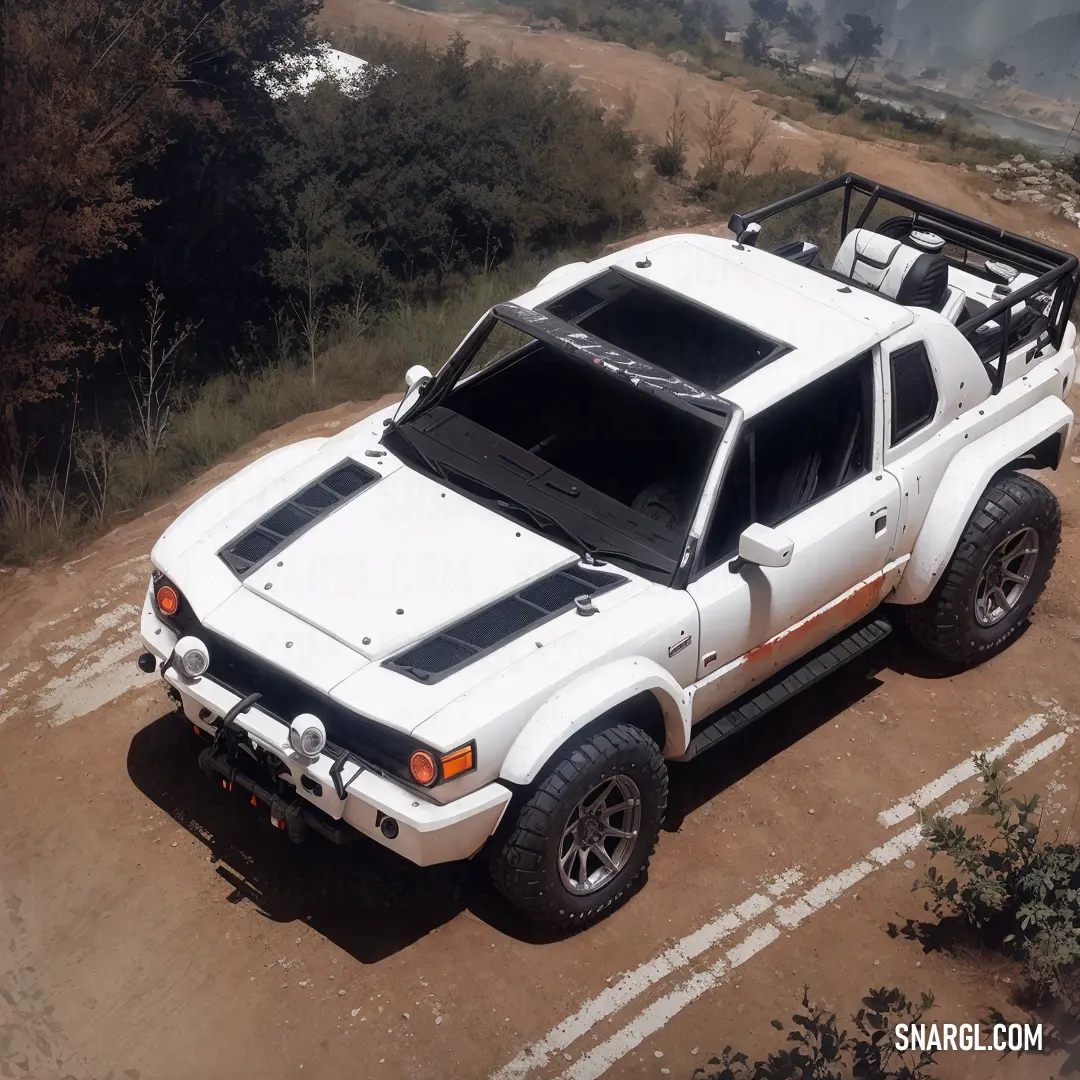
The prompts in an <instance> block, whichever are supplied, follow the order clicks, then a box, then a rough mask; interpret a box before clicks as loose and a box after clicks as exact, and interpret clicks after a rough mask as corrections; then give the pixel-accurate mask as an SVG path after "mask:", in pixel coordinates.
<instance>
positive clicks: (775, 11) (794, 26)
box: [743, 0, 820, 64]
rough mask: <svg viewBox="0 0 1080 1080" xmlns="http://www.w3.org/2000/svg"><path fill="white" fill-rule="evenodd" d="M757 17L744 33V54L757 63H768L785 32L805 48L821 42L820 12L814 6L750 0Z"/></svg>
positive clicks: (782, 0) (783, 1) (777, 0)
mask: <svg viewBox="0 0 1080 1080" xmlns="http://www.w3.org/2000/svg"><path fill="white" fill-rule="evenodd" d="M750 10H751V11H752V12H753V15H754V18H753V20H752V21H751V22H750V24H749V26H747V28H746V32H745V33H744V34H743V55H744V56H745V57H746V59H747V60H749V61H751V63H754V64H764V63H768V62H769V60H770V58H771V56H772V49H773V43H774V41H775V40H776V35H777V34H778V33H779V32H780V31H781V30H786V31H787V33H788V34H789V35H790V37H791V38H792V39H793V40H794V41H796V42H798V43H799V44H801V45H807V44H810V43H811V42H814V41H816V40H817V32H818V23H819V21H820V19H819V17H818V13H817V12H816V11H815V10H814V7H813V5H812V4H810V3H803V4H801V5H800V6H799V7H797V8H796V7H790V6H789V5H788V0H750Z"/></svg>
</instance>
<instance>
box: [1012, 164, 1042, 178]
mask: <svg viewBox="0 0 1080 1080" xmlns="http://www.w3.org/2000/svg"><path fill="white" fill-rule="evenodd" d="M1038 171H1039V166H1038V165H1032V164H1031V162H1025V163H1024V164H1023V165H1021V166H1019V168H1018V169H1017V172H1022V173H1027V175H1028V176H1031V175H1033V174H1034V173H1037V172H1038Z"/></svg>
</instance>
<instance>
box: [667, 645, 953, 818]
mask: <svg viewBox="0 0 1080 1080" xmlns="http://www.w3.org/2000/svg"><path fill="white" fill-rule="evenodd" d="M886 669H888V670H890V671H895V672H897V673H898V674H905V675H913V676H914V677H915V678H919V679H928V680H929V679H944V678H949V677H950V676H952V675H955V674H956V673H957V670H958V669H957V668H956V667H954V666H952V665H949V664H946V663H945V662H944V661H940V660H936V659H934V658H933V657H931V656H929V655H927V654H926V653H924V652H923V651H922V650H920V649H919V648H918V647H917V646H916V645H915V644H914V643H913V642H912V641H910V639H908V638H907V637H906V635H904V634H903V633H902V632H898V633H896V634H894V635H892V636H891V637H890V638H889V639H888V640H887V641H885V642H883V643H882V644H881V645H880V646H879V647H878V648H876V649H872V650H870V651H869V652H868V653H865V654H864V655H862V656H859V657H856V658H855V659H854V660H852V661H851V663H849V664H847V665H846V666H844V667H843V668H841V669H840V670H839V671H837V672H835V673H834V674H832V675H830V676H828V677H826V678H824V679H822V681H821V682H819V683H817V684H816V685H815V686H811V687H809V688H808V689H806V690H804V691H803V692H802V693H800V694H798V695H797V696H796V697H794V698H792V699H791V700H790V701H788V702H785V703H784V704H783V705H781V706H779V707H778V708H776V709H774V710H773V711H772V712H770V713H767V714H766V715H765V716H763V717H762V718H761V719H760V720H759V721H757V722H756V723H754V724H751V725H750V726H749V727H748V728H745V729H744V730H743V731H740V732H738V733H737V734H736V735H733V736H731V737H730V738H729V739H726V740H725V741H724V742H723V743H722V744H721V747H720V748H719V749H716V750H715V751H713V752H706V753H704V754H702V755H700V756H699V757H696V758H694V760H693V761H689V762H687V763H686V764H682V765H673V766H672V767H671V787H670V793H669V795H668V812H667V819H666V820H665V822H664V830H665V831H666V832H678V830H679V829H680V828H681V827H682V824H683V821H684V820H685V819H686V817H687V816H688V815H689V814H691V813H693V812H694V811H695V810H697V809H698V808H699V807H701V806H703V805H704V804H705V803H707V802H709V801H710V800H712V799H715V798H716V797H717V796H718V795H720V794H721V793H722V792H723V791H725V790H726V789H727V788H729V787H731V786H732V785H733V784H735V783H737V782H738V781H740V780H742V779H743V778H744V777H746V776H748V775H749V774H750V773H752V772H753V771H754V770H755V769H757V768H760V767H761V766H762V765H764V764H765V763H766V762H767V761H768V760H769V759H770V758H773V757H775V756H776V755H777V754H780V753H782V752H783V751H784V750H786V749H787V748H788V747H790V746H793V745H794V744H795V743H797V742H798V741H799V740H800V739H802V738H805V737H806V736H807V735H809V734H810V733H811V732H812V731H815V730H816V729H817V728H819V727H821V726H822V725H823V724H827V723H829V722H830V721H832V720H835V719H836V717H837V716H839V715H841V714H842V713H843V712H844V711H845V710H846V709H850V708H851V707H852V706H853V705H856V704H858V703H859V702H860V701H862V700H863V699H864V698H866V697H868V696H869V695H870V694H872V693H873V692H874V690H876V689H877V688H878V687H879V686H881V685H882V681H881V680H880V679H879V678H877V675H878V673H879V672H881V671H884V670H886ZM845 741H846V740H845Z"/></svg>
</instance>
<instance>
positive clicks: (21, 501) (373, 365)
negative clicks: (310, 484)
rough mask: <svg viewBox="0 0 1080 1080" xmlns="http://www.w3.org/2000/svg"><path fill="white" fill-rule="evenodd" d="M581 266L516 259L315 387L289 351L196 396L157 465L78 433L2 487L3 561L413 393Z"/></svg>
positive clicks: (398, 320)
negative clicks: (414, 375) (246, 449)
mask: <svg viewBox="0 0 1080 1080" xmlns="http://www.w3.org/2000/svg"><path fill="white" fill-rule="evenodd" d="M574 257H576V255H575V253H563V254H562V256H561V257H550V258H539V257H532V258H520V259H516V260H513V261H511V262H509V263H507V264H505V265H504V266H502V267H500V268H498V269H495V270H492V271H491V272H489V273H487V274H481V275H479V276H477V277H475V278H473V279H472V280H470V281H469V282H467V283H464V284H462V285H461V286H460V287H459V288H457V289H455V290H453V291H452V292H451V293H450V294H448V295H447V297H446V298H445V299H443V300H441V301H438V302H430V303H427V304H412V305H405V306H402V307H401V308H399V309H398V310H397V311H395V312H393V313H392V314H390V315H388V316H386V317H384V318H382V319H381V320H379V321H378V322H377V323H375V324H374V325H373V326H371V327H370V328H368V329H367V330H366V331H364V332H353V333H348V332H346V331H344V330H342V331H340V332H339V333H338V334H337V336H336V338H335V339H334V341H333V343H332V344H331V345H330V346H329V347H328V348H327V349H326V350H325V351H324V352H323V353H322V354H321V355H320V356H319V358H318V363H317V373H318V374H317V378H316V380H315V382H314V383H313V382H312V377H311V369H310V367H309V366H306V365H305V364H304V362H303V359H304V358H303V357H301V356H300V355H299V353H300V350H299V349H298V348H296V347H295V343H292V344H290V343H288V342H286V343H285V344H284V345H283V348H282V351H281V355H279V356H277V357H275V358H271V359H263V360H262V361H261V362H259V363H256V364H253V365H252V366H251V367H250V368H238V369H237V370H236V371H234V372H231V373H228V374H223V375H218V376H215V377H213V378H211V379H209V380H208V381H206V382H205V383H203V384H202V385H201V386H198V387H191V388H188V389H187V390H185V391H183V392H182V393H181V394H180V395H179V396H178V397H177V399H176V401H175V403H174V408H173V412H172V415H171V417H170V420H169V425H168V428H167V429H166V431H165V434H164V437H163V439H162V442H161V445H160V447H159V449H158V450H157V453H156V455H155V457H154V459H153V461H152V462H151V460H150V459H149V458H148V455H147V453H146V449H145V447H144V446H143V445H141V444H140V443H139V442H138V441H137V440H136V439H134V438H129V439H127V440H118V439H114V438H110V437H109V436H107V435H105V434H104V433H102V432H100V431H97V430H92V431H84V432H77V433H76V438H75V440H73V450H72V455H71V461H70V462H69V461H68V460H67V458H66V456H65V457H64V458H63V459H61V460H60V461H58V462H57V463H56V466H55V467H54V468H53V470H52V474H51V475H41V476H39V477H37V478H35V479H34V480H32V481H30V482H28V483H23V484H18V485H16V484H8V485H0V557H2V558H3V559H4V560H6V561H16V562H26V561H30V560H33V559H35V558H40V557H42V556H46V555H53V554H57V553H59V552H61V551H64V550H66V549H67V548H70V547H71V546H72V545H74V544H77V543H81V542H84V541H86V540H87V539H90V538H92V537H93V536H95V535H97V534H98V533H100V532H102V531H103V530H105V529H106V528H108V526H109V523H110V519H115V518H116V516H117V515H119V514H124V513H127V512H132V511H138V510H140V509H142V508H144V507H146V506H147V505H149V504H150V503H152V502H153V501H155V500H157V499H161V498H163V497H165V496H167V495H169V494H170V493H172V492H173V491H175V490H177V489H178V488H180V487H181V486H183V485H184V484H185V483H187V482H188V481H189V480H191V479H192V478H194V477H196V476H198V475H199V474H200V473H202V472H205V471H206V470H207V469H208V468H210V467H211V466H212V465H215V464H217V463H218V462H219V461H221V460H223V459H224V458H226V457H227V456H228V455H229V454H231V453H233V452H234V451H236V450H237V449H238V448H239V447H240V446H242V445H243V444H244V443H246V442H248V441H250V440H251V439H253V438H255V437H256V436H257V435H259V434H261V433H262V432H264V431H267V430H269V429H271V428H274V427H277V426H279V425H280V424H284V423H286V422H288V421H290V420H293V419H295V418H297V417H299V416H303V415H304V414H305V413H309V412H314V411H317V410H320V409H325V408H329V407H331V406H333V405H336V404H339V403H340V402H343V401H364V400H370V399H373V398H377V397H379V396H381V395H383V394H386V393H388V392H391V391H393V390H397V389H403V384H402V377H403V375H404V373H405V371H406V370H407V369H408V368H409V367H411V366H412V365H413V364H424V365H426V366H427V367H429V368H430V369H432V370H433V371H434V370H437V369H438V368H439V367H441V365H442V363H443V362H444V360H445V359H446V358H447V357H448V356H449V355H450V353H451V352H452V351H453V349H454V348H455V347H456V346H457V345H458V343H459V342H460V341H461V339H462V338H463V337H464V336H465V334H466V333H468V331H469V329H470V327H472V325H473V324H474V323H475V322H476V320H477V319H478V318H479V317H480V315H481V314H482V313H483V312H484V311H485V310H487V309H488V308H490V307H491V306H493V305H494V304H496V303H498V302H499V301H501V300H505V299H507V298H509V297H512V296H515V295H518V294H520V293H522V292H524V291H525V290H526V289H528V288H529V287H530V286H531V285H533V284H534V283H535V282H536V281H537V280H539V278H540V277H542V276H543V274H544V273H545V272H547V270H549V269H551V268H552V267H553V266H555V265H558V264H560V263H564V262H568V261H571V260H572V259H573V258H574ZM80 450H81V452H79V451H80ZM151 465H152V468H151Z"/></svg>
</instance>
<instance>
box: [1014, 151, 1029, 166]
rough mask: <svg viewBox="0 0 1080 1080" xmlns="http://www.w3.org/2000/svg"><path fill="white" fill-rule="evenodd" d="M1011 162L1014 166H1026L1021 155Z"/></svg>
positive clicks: (1024, 158) (1025, 161)
mask: <svg viewBox="0 0 1080 1080" xmlns="http://www.w3.org/2000/svg"><path fill="white" fill-rule="evenodd" d="M1012 161H1013V164H1014V165H1026V164H1027V158H1026V157H1024V155H1023V154H1017V155H1016V157H1014V158H1013V159H1012Z"/></svg>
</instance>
